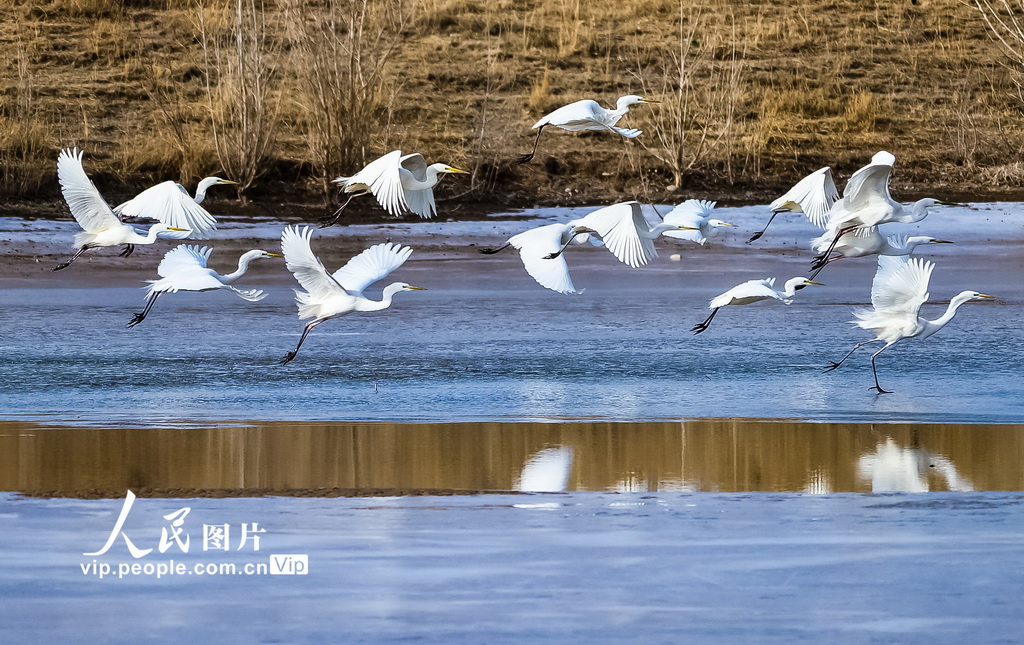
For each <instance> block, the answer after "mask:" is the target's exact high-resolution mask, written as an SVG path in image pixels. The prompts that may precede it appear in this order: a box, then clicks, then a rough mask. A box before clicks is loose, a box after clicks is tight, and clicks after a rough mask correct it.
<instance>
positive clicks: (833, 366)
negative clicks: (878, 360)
mask: <svg viewBox="0 0 1024 645" xmlns="http://www.w3.org/2000/svg"><path fill="white" fill-rule="evenodd" d="M880 340H882V339H881V338H875V339H874V340H866V341H864V342H863V343H857V344H856V345H854V346H853V349H851V350H850V351H849V352H847V354H846V356H843V358H842V359H841V360H840V361H839V362H838V363H837V362H835V361H829V363H828V367H826V368H825V369H824V370H822V371H823V372H831V371H832V370H834V369H838V368H839V366H840V365H842V364H843V363H845V362H846V359H848V358H850V357H851V356H853V353H854V352H855V351H857V350H858V349H860V348H861V347H864V346H865V345H870V344H871V343H877V342H879V341H880Z"/></svg>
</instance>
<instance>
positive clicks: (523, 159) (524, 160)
mask: <svg viewBox="0 0 1024 645" xmlns="http://www.w3.org/2000/svg"><path fill="white" fill-rule="evenodd" d="M546 127H548V126H547V124H544V125H542V126H540V129H538V130H537V138H536V139H534V140H533V150H531V151H530V154H527V155H519V158H518V159H516V163H529V162H530V160H531V159H533V155H535V154H537V144H538V143H540V135H541V133H542V132H544V128H546Z"/></svg>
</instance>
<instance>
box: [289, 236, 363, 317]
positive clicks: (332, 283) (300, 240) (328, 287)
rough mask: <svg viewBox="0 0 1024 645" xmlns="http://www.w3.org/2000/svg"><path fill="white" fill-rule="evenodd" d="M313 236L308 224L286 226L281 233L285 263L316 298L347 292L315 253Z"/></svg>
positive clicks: (303, 286) (304, 287)
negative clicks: (311, 241) (311, 239)
mask: <svg viewBox="0 0 1024 645" xmlns="http://www.w3.org/2000/svg"><path fill="white" fill-rule="evenodd" d="M312 236H313V229H312V228H310V227H308V226H303V227H302V228H299V227H298V226H286V227H285V229H284V232H283V233H282V234H281V252H282V253H283V254H284V261H285V265H286V266H287V267H288V270H289V271H291V272H292V274H293V275H294V276H295V279H296V280H298V281H299V284H300V285H301V286H302V288H303V289H305V290H306V291H308V292H309V294H310V295H312V296H313V297H314V298H317V299H320V298H327V297H330V296H333V295H338V294H341V293H346V290H345V288H344V287H342V286H341V285H340V284H338V282H337V281H336V280H335V279H334V278H332V277H331V274H330V273H328V272H327V269H325V268H324V265H323V263H322V262H320V259H319V258H317V257H316V256H315V255H313V250H312V249H311V248H310V245H309V240H310V238H311V237H312ZM350 295H351V294H350Z"/></svg>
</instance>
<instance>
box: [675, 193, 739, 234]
mask: <svg viewBox="0 0 1024 645" xmlns="http://www.w3.org/2000/svg"><path fill="white" fill-rule="evenodd" d="M714 208H715V202H709V201H705V200H702V199H688V200H686V201H685V202H683V203H682V204H679V205H678V206H676V207H675V208H673V209H672V210H671V211H669V212H668V214H667V215H665V219H664V222H665V223H666V224H674V225H677V226H687V227H689V228H687V229H685V230H682V229H670V230H667V231H662V233H661V234H662V235H664V236H665V237H674V238H676V239H679V240H689V241H691V242H696V243H697V244H700V245H701V246H703V245H704V244H706V243H707V241H708V240H710V239H711V238H713V237H717V236H718V229H719V228H722V227H726V226H736V225H735V224H730V223H729V222H723V221H722V220H720V219H715V218H712V217H711V213H712V211H713V210H714Z"/></svg>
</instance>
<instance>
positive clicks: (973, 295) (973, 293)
mask: <svg viewBox="0 0 1024 645" xmlns="http://www.w3.org/2000/svg"><path fill="white" fill-rule="evenodd" d="M964 293H969V294H971V300H981V299H983V298H995V296H990V295H988V294H987V293H978V292H977V291H965V292H964Z"/></svg>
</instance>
